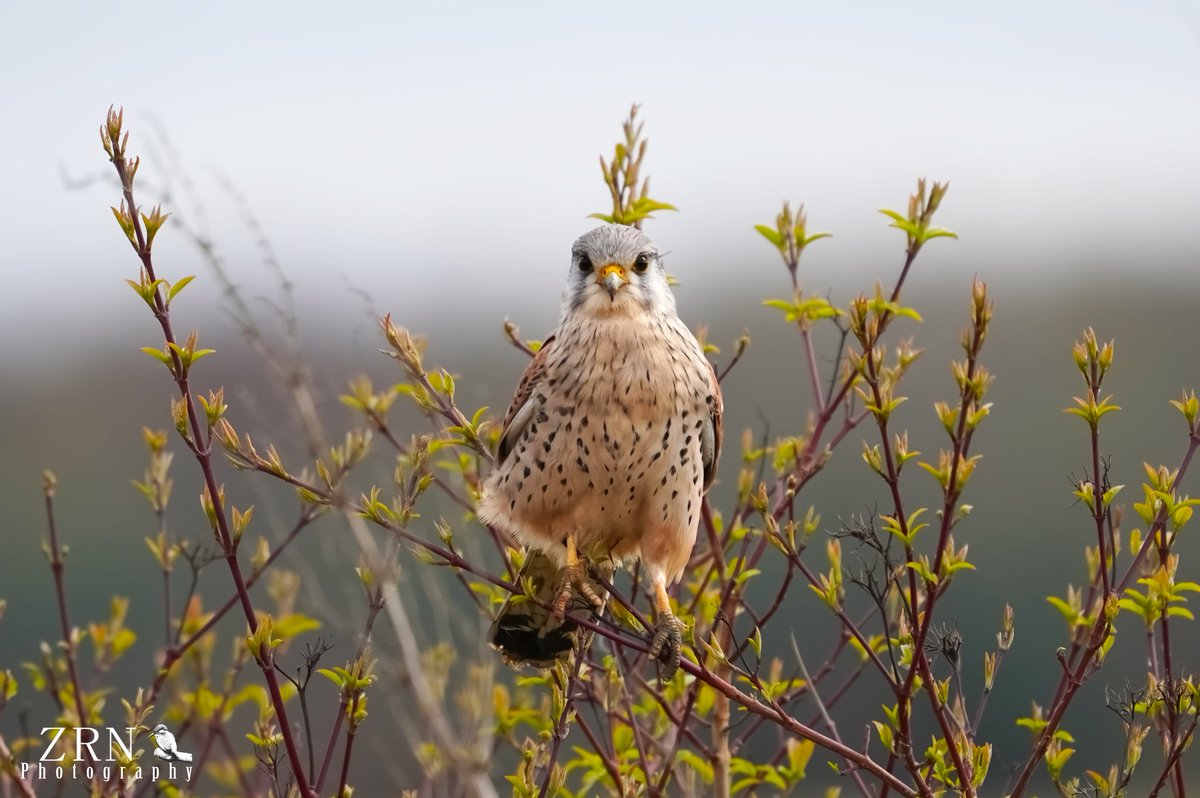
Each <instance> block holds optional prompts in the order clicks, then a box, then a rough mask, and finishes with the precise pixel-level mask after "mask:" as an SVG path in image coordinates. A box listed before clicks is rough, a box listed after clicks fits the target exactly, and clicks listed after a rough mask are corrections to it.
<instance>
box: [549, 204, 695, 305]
mask: <svg viewBox="0 0 1200 798" xmlns="http://www.w3.org/2000/svg"><path fill="white" fill-rule="evenodd" d="M674 307H675V298H674V296H672V294H671V289H670V288H669V287H668V285H667V275H666V272H664V271H663V265H662V260H661V259H660V258H659V254H658V248H657V247H655V246H654V242H653V241H651V240H650V239H649V238H647V237H646V234H645V233H643V232H642V231H641V230H638V229H637V228H635V227H630V226H628V225H623V224H606V225H601V226H600V227H597V228H595V229H594V230H590V231H588V232H587V233H584V234H583V235H582V236H580V238H579V240H578V241H576V242H575V245H574V246H573V247H572V248H571V272H570V274H569V276H568V277H567V288H566V290H565V291H564V292H563V314H564V316H565V315H567V314H570V313H577V312H582V313H585V314H587V315H589V316H612V315H633V314H637V313H653V312H656V311H658V312H661V311H669V310H673V309H674Z"/></svg>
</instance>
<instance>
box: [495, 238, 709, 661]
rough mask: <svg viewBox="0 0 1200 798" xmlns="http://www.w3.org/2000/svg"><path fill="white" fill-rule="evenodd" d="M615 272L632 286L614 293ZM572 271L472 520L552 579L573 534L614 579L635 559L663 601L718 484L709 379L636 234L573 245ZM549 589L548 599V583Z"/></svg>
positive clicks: (646, 243) (647, 246)
mask: <svg viewBox="0 0 1200 798" xmlns="http://www.w3.org/2000/svg"><path fill="white" fill-rule="evenodd" d="M639 257H640V258H641V260H639ZM643 264H644V266H645V268H644V269H642V270H640V271H639V268H640V267H641V266H642V265H643ZM587 265H590V267H591V268H590V269H589V270H586V271H585V270H584V268H581V267H582V266H587ZM604 266H608V267H609V269H610V270H611V271H610V272H609V275H608V277H607V278H606V279H604V280H602V279H599V278H598V276H597V273H600V274H601V275H603V272H604V271H605V268H604ZM616 267H620V276H621V277H622V278H627V280H626V281H625V282H624V283H621V284H620V285H619V287H616V288H614V287H613V286H614V285H616V284H617V283H618V282H619V280H615V278H614V277H613V276H612V275H613V274H614V273H615V272H616V271H617V268H616ZM571 269H572V271H571V275H570V277H569V279H568V284H567V288H566V290H565V292H564V294H563V310H562V317H561V320H560V324H559V327H558V329H557V331H556V332H555V333H554V335H553V336H551V337H550V338H548V339H547V341H546V342H545V344H544V345H543V346H542V348H541V350H540V351H539V352H538V354H537V356H536V357H535V358H534V359H533V360H532V361H531V362H530V364H529V366H528V367H527V369H526V371H525V374H524V375H523V377H522V380H521V383H520V385H519V386H518V389H517V394H516V396H515V397H514V399H513V402H512V406H511V407H510V409H509V412H508V415H507V417H506V420H505V430H504V433H503V435H502V438H501V443H500V449H499V458H498V464H497V467H496V469H495V470H494V471H493V472H492V474H491V475H490V476H489V478H488V480H487V482H486V484H485V486H484V491H483V497H482V499H481V501H480V504H479V516H480V518H481V519H482V520H484V521H485V522H487V523H490V524H494V525H496V526H498V527H500V528H502V529H504V530H506V531H508V532H509V533H511V534H512V535H514V536H515V537H516V538H518V539H519V540H521V541H522V542H524V543H525V544H526V545H527V546H528V547H529V549H530V550H531V556H532V555H534V554H539V553H540V554H541V555H542V556H544V557H545V558H547V559H548V560H549V561H550V563H552V564H553V565H554V566H556V567H558V568H560V569H561V567H562V566H564V565H565V564H566V545H565V544H566V536H567V535H568V534H572V535H574V537H575V543H576V544H577V546H578V549H579V552H580V554H581V555H583V556H584V557H586V558H587V559H589V560H591V561H592V562H594V563H598V564H602V565H603V567H605V568H608V569H611V567H612V565H614V564H619V563H621V562H624V561H628V560H632V559H636V558H639V557H640V558H641V560H642V562H643V564H644V566H645V570H646V572H647V575H648V577H649V578H650V580H651V582H652V584H653V585H655V587H656V588H663V589H665V586H666V585H669V584H671V583H673V582H675V581H676V580H678V579H679V577H680V575H681V574H682V572H683V570H684V567H685V565H686V563H687V560H688V558H689V556H690V554H691V550H692V545H693V544H694V542H695V539H696V529H697V526H698V524H699V521H700V504H701V497H702V495H703V493H704V491H705V490H706V489H707V488H708V486H709V485H710V484H711V483H712V480H713V477H714V474H715V469H716V460H717V455H718V452H719V448H720V413H721V397H720V391H719V388H718V386H717V381H716V377H715V374H714V373H713V370H712V367H711V365H710V364H709V363H708V360H707V359H706V358H705V357H704V354H703V352H702V350H701V347H700V344H699V343H698V342H697V341H696V339H695V337H694V336H693V335H692V334H691V332H690V331H689V330H688V328H687V327H686V325H684V323H683V322H682V321H681V320H680V319H679V317H678V315H677V314H676V311H675V302H674V298H673V296H672V295H671V292H670V290H669V288H668V287H667V282H666V275H665V273H664V272H663V270H662V264H661V261H660V260H659V258H658V254H657V250H656V249H655V248H654V245H653V244H652V243H651V242H650V240H649V239H648V238H647V237H646V236H645V235H644V234H642V233H641V231H639V230H636V229H634V228H631V227H625V226H621V225H605V226H602V227H599V228H596V229H595V230H592V231H591V232H589V233H587V234H586V235H584V236H583V237H582V238H580V239H579V241H577V242H576V244H575V247H574V248H573V257H572V265H571ZM541 568H542V570H543V571H544V570H546V569H545V564H544V563H543V564H542V566H541ZM558 581H561V580H558ZM543 582H545V583H546V588H545V589H546V590H547V591H548V595H550V596H553V591H554V589H555V588H556V587H557V583H556V580H554V579H548V578H547V579H543ZM518 606H523V607H525V608H526V610H529V605H528V604H525V605H518ZM668 613H669V609H668ZM503 614H504V613H503V612H502V615H503ZM540 622H541V620H539V623H540ZM493 631H494V632H495V627H494V629H493ZM501 647H502V648H504V646H501ZM506 654H508V655H509V656H510V658H514V659H520V658H521V657H520V656H519V655H516V656H514V653H513V652H512V651H511V650H509V651H507V652H506ZM526 658H531V659H538V658H539V657H526Z"/></svg>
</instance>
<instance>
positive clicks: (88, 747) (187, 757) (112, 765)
mask: <svg viewBox="0 0 1200 798" xmlns="http://www.w3.org/2000/svg"><path fill="white" fill-rule="evenodd" d="M143 728H144V727H143ZM136 731H137V730H136V729H134V728H126V729H125V734H126V737H124V738H122V737H121V732H120V730H118V729H114V728H112V727H104V728H103V729H101V728H98V727H95V726H75V727H70V726H47V727H45V728H44V729H42V737H43V738H45V739H47V740H48V742H47V744H46V749H45V750H44V751H43V752H42V755H41V756H40V757H39V758H38V761H37V762H36V763H35V762H22V763H21V777H22V778H30V777H36V778H37V779H39V780H43V779H49V778H53V779H59V780H61V779H64V778H67V777H68V776H69V777H70V778H72V779H75V780H87V781H91V780H92V779H95V778H100V779H101V780H103V781H111V780H113V779H114V778H115V779H117V780H119V781H125V780H126V779H130V780H132V781H137V780H140V779H142V778H146V777H148V778H150V780H151V781H159V780H160V779H167V780H170V781H178V780H180V779H181V778H182V780H183V781H185V782H190V781H191V780H192V770H193V766H192V765H190V764H187V763H190V762H191V761H192V755H191V754H190V753H188V752H187V751H180V750H179V746H178V744H177V743H176V742H175V735H174V734H171V731H170V729H168V728H167V726H166V724H164V723H160V724H158V725H157V726H155V727H154V728H153V729H151V730H150V741H151V742H153V743H154V752H153V753H154V758H155V759H161V760H163V761H164V762H165V763H166V764H164V765H159V764H154V765H149V766H148V767H142V766H141V765H135V766H129V765H123V764H121V765H118V764H116V763H119V762H132V761H133V740H134V736H135V732H136ZM68 732H72V733H73V735H74V738H75V750H74V752H73V753H74V754H75V756H74V759H73V761H72V762H71V763H70V764H69V765H67V763H66V757H67V751H68V750H70V749H69V748H67V747H66V746H67V743H63V746H62V747H61V748H60V747H59V743H60V741H62V739H63V735H64V734H67V733H68ZM103 732H107V738H108V739H107V746H106V747H107V751H106V752H104V753H106V754H107V756H104V755H102V754H101V753H98V752H97V750H96V749H97V747H98V746H101V745H102V743H101V739H102V738H103V737H104V736H105V735H104V734H103ZM56 749H57V750H59V752H60V753H59V754H58V756H54V752H55V750H56ZM64 749H65V750H64ZM84 752H86V755H85V753H84Z"/></svg>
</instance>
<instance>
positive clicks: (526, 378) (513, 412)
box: [497, 331, 559, 461]
mask: <svg viewBox="0 0 1200 798" xmlns="http://www.w3.org/2000/svg"><path fill="white" fill-rule="evenodd" d="M558 347H559V335H558V332H557V331H556V332H554V333H551V334H550V335H549V336H547V338H546V340H544V341H542V345H541V346H540V347H539V348H538V350H537V352H536V353H534V356H533V357H532V358H530V360H529V363H528V364H526V366H525V371H524V372H523V373H522V374H521V379H520V380H519V381H518V382H517V390H516V391H515V392H514V393H513V398H512V401H511V402H509V405H508V411H507V412H505V414H504V428H503V431H502V432H501V433H500V448H499V451H498V452H497V457H498V459H499V460H500V461H503V460H504V458H505V457H507V456H508V451H509V447H510V445H511V443H512V439H513V438H514V437H515V436H513V435H511V432H512V430H513V425H514V422H517V420H518V417H519V416H521V411H522V410H524V409H525V407H526V405H528V403H529V399H530V397H531V396H533V392H534V391H535V390H536V389H537V386H538V385H539V384H540V383H541V382H542V380H543V379H545V376H546V369H547V368H548V366H549V364H550V362H551V360H552V359H553V358H554V357H555V354H556V351H557V349H558ZM520 426H524V424H523V423H521V424H520Z"/></svg>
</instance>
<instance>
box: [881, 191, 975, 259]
mask: <svg viewBox="0 0 1200 798" xmlns="http://www.w3.org/2000/svg"><path fill="white" fill-rule="evenodd" d="M949 189H950V184H949V183H937V182H935V183H934V184H933V186H932V188H929V189H928V190H927V189H926V186H925V178H921V179H919V180H918V181H917V190H916V193H914V194H911V195H909V198H908V213H907V214H906V215H905V214H900V213H898V212H896V211H893V210H889V209H887V208H880V209H879V212H880V213H882V214H883V215H885V216H887V217H888V218H890V219H891V220H892V224H891V225H889V226H890V227H895V228H897V229H899V230H903V231H904V234H905V235H906V236H907V238H908V247H907V249H908V254H909V257H910V258H911V257H914V256H915V255H916V254H917V251H918V250H920V249H921V246H922V245H923V244H924V243H925V242H926V241H928V240H930V239H931V238H958V235H957V234H956V233H952V232H951V231H949V230H946V229H945V228H942V227H931V226H930V222H932V221H933V215H934V214H935V213H936V212H937V209H938V206H940V205H941V204H942V199H943V198H944V197H945V196H946V192H947V191H949Z"/></svg>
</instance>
